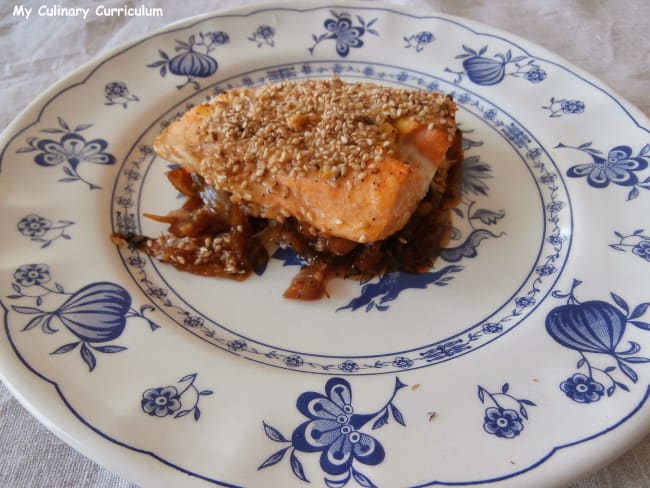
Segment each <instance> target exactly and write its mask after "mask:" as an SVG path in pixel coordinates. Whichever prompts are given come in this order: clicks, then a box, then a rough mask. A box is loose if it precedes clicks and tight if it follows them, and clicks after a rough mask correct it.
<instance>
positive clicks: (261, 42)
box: [248, 25, 275, 47]
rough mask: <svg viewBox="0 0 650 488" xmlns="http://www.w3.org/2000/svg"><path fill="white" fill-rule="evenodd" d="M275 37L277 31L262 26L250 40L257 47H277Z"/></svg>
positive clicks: (267, 26)
mask: <svg viewBox="0 0 650 488" xmlns="http://www.w3.org/2000/svg"><path fill="white" fill-rule="evenodd" d="M274 36H275V29H274V28H273V27H271V26H270V25H260V26H259V27H258V28H257V29H255V32H253V35H252V36H250V37H249V38H248V40H249V41H251V42H254V43H255V44H256V45H257V47H262V46H269V47H273V46H275V41H274V40H273V37H274Z"/></svg>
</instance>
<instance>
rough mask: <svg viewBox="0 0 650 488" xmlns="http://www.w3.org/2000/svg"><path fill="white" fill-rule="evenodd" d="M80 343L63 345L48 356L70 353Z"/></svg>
mask: <svg viewBox="0 0 650 488" xmlns="http://www.w3.org/2000/svg"><path fill="white" fill-rule="evenodd" d="M80 342H81V341H77V342H71V343H69V344H64V345H62V346H61V347H57V348H56V349H55V350H54V351H52V352H51V353H50V354H65V353H66V352H70V351H72V350H73V349H74V348H76V347H77V346H78V345H79V343H80Z"/></svg>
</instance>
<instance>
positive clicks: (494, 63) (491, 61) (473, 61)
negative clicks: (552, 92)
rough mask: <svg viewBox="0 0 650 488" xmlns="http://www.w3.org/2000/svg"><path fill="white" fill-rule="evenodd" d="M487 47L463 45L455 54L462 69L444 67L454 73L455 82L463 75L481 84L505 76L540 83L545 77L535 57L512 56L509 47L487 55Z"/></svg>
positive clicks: (486, 84) (495, 83)
mask: <svg viewBox="0 0 650 488" xmlns="http://www.w3.org/2000/svg"><path fill="white" fill-rule="evenodd" d="M487 49H488V47H487V46H483V47H482V48H481V49H479V50H478V51H476V50H474V49H472V48H471V47H468V46H465V45H463V51H464V52H463V53H462V54H459V55H457V56H456V59H462V60H463V62H462V65H463V70H462V71H454V70H452V69H450V68H445V71H446V72H448V73H453V74H455V75H456V77H455V78H454V83H456V84H458V83H460V82H461V81H463V77H464V76H467V78H468V79H469V81H471V82H472V83H476V84H477V85H483V86H490V85H497V84H499V83H501V82H502V81H503V79H504V78H505V77H506V76H512V77H515V78H524V79H525V80H526V81H529V82H530V83H540V82H542V81H544V80H545V79H546V76H547V74H546V71H545V70H543V69H542V68H541V67H540V66H539V65H538V64H537V60H536V59H535V58H532V57H530V56H527V55H520V56H515V57H513V54H512V50H510V49H508V50H507V51H506V52H505V54H502V53H496V54H494V55H493V56H492V57H487V56H485V53H486V52H487ZM513 68H514V69H513Z"/></svg>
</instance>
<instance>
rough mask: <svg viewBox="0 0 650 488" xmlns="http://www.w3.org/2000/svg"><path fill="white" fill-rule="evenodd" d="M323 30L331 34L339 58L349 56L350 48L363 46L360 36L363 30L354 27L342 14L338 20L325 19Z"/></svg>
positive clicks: (348, 18)
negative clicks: (334, 40)
mask: <svg viewBox="0 0 650 488" xmlns="http://www.w3.org/2000/svg"><path fill="white" fill-rule="evenodd" d="M324 26H325V29H327V30H328V31H330V32H331V33H332V36H333V38H334V39H336V52H337V53H338V55H339V56H342V57H345V56H347V55H348V54H349V52H350V48H351V47H353V48H359V47H361V46H363V41H362V40H361V36H362V35H363V29H362V28H361V27H354V26H353V25H352V21H351V20H350V17H348V16H347V15H345V14H342V15H341V16H340V17H339V18H338V19H327V20H326V21H325V23H324Z"/></svg>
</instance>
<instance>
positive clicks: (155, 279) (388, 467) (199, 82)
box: [0, 4, 650, 487]
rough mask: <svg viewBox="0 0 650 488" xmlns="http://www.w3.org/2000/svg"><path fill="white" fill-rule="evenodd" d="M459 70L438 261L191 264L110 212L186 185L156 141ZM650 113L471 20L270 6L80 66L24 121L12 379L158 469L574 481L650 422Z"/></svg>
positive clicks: (198, 473)
mask: <svg viewBox="0 0 650 488" xmlns="http://www.w3.org/2000/svg"><path fill="white" fill-rule="evenodd" d="M333 74H335V75H337V76H339V77H341V78H343V79H345V80H348V81H356V80H367V81H373V82H377V83H384V84H388V85H391V86H397V87H408V88H419V89H424V90H440V91H443V92H446V93H449V94H451V95H452V96H453V97H454V99H455V100H456V102H457V103H458V105H459V107H460V109H459V113H458V117H457V118H458V121H459V123H460V127H461V129H462V131H463V133H464V149H465V160H464V162H463V180H462V185H463V187H462V188H463V200H462V203H461V204H460V205H459V206H458V208H457V209H456V210H455V215H454V233H453V239H452V240H451V242H450V243H449V246H448V248H447V249H446V250H445V251H444V252H443V254H442V256H441V258H440V259H439V260H438V261H437V262H436V264H435V266H434V268H433V269H432V270H431V271H430V272H428V273H424V274H422V275H419V276H409V275H404V274H387V275H385V276H382V277H381V278H377V279H375V280H372V281H369V282H364V283H359V282H356V281H351V280H339V281H336V282H334V283H332V286H331V289H330V292H331V297H330V298H329V299H326V300H321V301H319V302H316V303H296V302H293V301H288V300H284V299H282V298H281V293H282V290H283V289H284V287H285V286H286V284H287V283H288V281H289V280H290V278H291V276H292V275H293V274H294V273H295V271H296V270H297V267H298V266H299V264H300V263H299V262H298V261H297V260H296V258H295V256H292V255H290V254H287V253H282V252H278V253H276V254H275V255H274V258H273V259H272V260H271V262H270V263H269V265H268V266H267V268H266V269H265V270H264V271H263V272H260V273H259V275H256V276H253V277H251V278H250V279H248V280H247V281H245V282H243V283H231V282H226V281H222V280H208V279H204V278H198V277H194V276H190V275H185V274H180V273H177V272H175V271H174V270H173V269H170V268H169V267H164V266H160V265H158V264H157V263H155V262H152V261H150V260H149V259H148V258H147V257H146V256H143V255H141V254H138V253H137V252H133V251H130V250H128V249H119V250H118V249H116V248H115V247H114V246H113V244H112V243H111V241H110V234H111V232H114V231H120V232H124V231H136V232H142V233H148V234H155V233H157V232H159V231H160V230H162V228H161V227H160V226H159V225H157V224H155V223H154V222H151V221H147V220H146V219H143V218H142V214H143V213H144V212H151V213H164V212H166V211H167V210H169V209H170V208H173V207H174V206H177V205H178V196H177V195H176V193H175V192H174V191H173V190H172V189H171V187H170V186H169V185H168V184H167V183H166V181H165V173H166V171H167V170H168V169H169V164H168V163H167V162H165V161H163V160H161V159H160V158H157V157H156V156H155V155H154V154H153V152H152V150H151V144H152V141H153V139H154V138H155V136H156V135H157V134H158V133H159V132H160V130H161V129H162V128H164V127H165V126H166V125H167V124H169V123H170V122H171V121H173V120H174V119H175V118H176V117H177V116H178V115H179V114H181V113H182V112H184V111H185V110H187V109H188V108H190V107H191V106H193V105H194V104H196V103H199V102H201V101H203V100H204V99H206V97H209V96H212V95H214V94H215V93H218V92H220V91H222V90H225V89H228V88H233V87H241V86H257V85H260V84H262V83H266V82H278V81H281V80H287V79H305V78H314V77H318V78H329V77H331V76H332V75H333ZM649 126H650V124H649V122H648V120H647V119H646V118H645V117H644V116H643V115H642V114H640V112H638V111H637V110H636V109H634V108H633V107H630V106H629V105H628V104H627V103H626V102H624V101H623V100H621V99H620V98H619V97H617V96H616V95H614V94H612V93H611V92H610V91H609V90H607V89H606V88H604V87H603V86H602V85H601V84H600V83H599V82H597V81H595V80H593V79H592V78H590V77H589V76H587V75H585V74H584V73H582V72H580V71H579V70H577V69H576V68H574V67H572V66H570V65H569V64H568V63H566V62H565V61H563V60H561V59H559V58H558V57H557V56H555V55H553V54H551V53H549V52H547V51H545V50H543V49H542V48H540V47H538V46H535V45H531V44H530V43H527V42H526V41H523V40H521V39H518V38H515V37H513V36H511V35H508V34H505V33H502V32H498V31H495V30H493V29H490V28H488V27H485V26H482V25H480V24H476V23H474V22H470V21H467V20H464V19H459V18H452V17H447V16H440V15H437V14H432V13H428V12H419V13H414V12H413V11H411V10H401V9H399V8H397V7H395V8H384V7H379V6H372V5H368V4H346V5H345V6H341V5H327V4H321V5H315V4H309V5H305V4H302V5H301V4H295V5H288V4H282V5H279V6H265V7H260V6H256V7H248V8H245V9H240V10H234V11H229V12H222V13H218V14H212V15H208V16H205V17H201V18H196V19H191V20H188V21H186V22H184V23H181V24H175V25H174V26H172V27H170V28H168V29H167V30H165V31H162V32H159V33H157V34H154V35H151V36H149V37H146V38H143V39H141V40H139V41H137V42H134V43H131V44H129V45H127V46H125V47H123V48H121V49H119V50H117V51H114V52H113V53H111V54H109V55H107V56H105V57H104V58H101V59H99V60H97V61H96V62H94V63H91V64H90V65H87V66H85V67H83V68H81V69H80V70H79V71H77V72H75V73H74V74H73V75H71V76H70V77H69V78H68V79H66V80H64V81H63V82H61V83H59V84H57V85H56V86H55V87H53V88H52V89H51V90H49V91H48V92H47V93H45V94H44V95H43V96H42V97H41V98H40V99H39V100H38V101H36V102H35V103H34V104H33V105H31V106H30V107H29V108H28V109H27V110H26V111H25V112H24V113H23V114H22V115H21V116H20V117H19V118H18V119H17V120H16V121H15V122H14V123H13V124H12V125H11V126H10V127H9V128H8V129H7V131H6V132H5V133H4V134H3V138H2V143H1V144H0V147H1V148H2V149H1V151H2V153H1V154H0V188H1V192H2V194H3V195H5V196H6V198H5V199H4V201H3V203H2V206H3V220H2V223H1V224H0V225H1V226H2V232H1V233H0V235H1V236H2V237H0V242H2V249H3V264H2V266H1V268H0V272H1V273H2V279H1V280H0V283H2V284H3V285H2V286H3V289H2V295H1V296H2V298H1V299H0V300H1V302H0V306H1V308H2V315H3V325H4V329H3V334H4V336H5V337H6V340H4V341H2V343H1V344H2V345H1V347H2V352H3V354H2V355H0V372H1V374H2V379H3V381H4V382H5V383H6V384H7V385H8V386H9V387H10V388H11V389H12V391H13V392H14V394H15V395H16V396H17V397H18V398H19V399H20V400H21V401H22V402H23V403H24V404H25V405H26V406H27V407H28V408H29V410H30V411H31V412H32V413H33V414H34V415H35V416H36V417H37V418H39V420H41V421H42V422H43V423H44V424H45V425H46V426H48V427H49V428H50V429H51V430H53V431H54V432H55V433H56V434H57V435H59V436H60V437H62V438H63V439H64V440H65V441H67V442H69V443H70V444H72V445H73V446H74V447H76V448H78V449H79V450H81V451H82V452H83V453H85V454H86V455H88V456H89V457H91V458H92V459H95V460H97V461H98V462H101V463H102V464H104V465H106V466H108V467H109V468H111V469H114V470H116V471H118V472H120V473H121V474H122V475H123V476H125V477H127V478H130V479H132V480H134V481H136V482H137V483H139V484H141V485H143V486H210V485H217V486H302V485H303V484H304V482H306V481H309V482H310V483H312V484H313V485H315V486H328V487H343V486H350V487H353V486H363V487H371V486H404V487H407V486H408V487H415V486H435V485H450V484H459V485H472V484H493V485H499V486H508V485H511V486H514V485H516V486H521V485H522V484H524V485H533V486H542V485H545V484H549V483H550V484H562V483H565V482H567V481H568V480H569V479H572V478H573V477H575V476H579V475H581V474H583V473H585V472H586V471H587V470H589V469H592V468H593V467H595V466H596V465H598V464H599V463H601V462H603V461H605V460H607V459H609V458H611V457H613V456H615V455H616V454H617V453H619V452H621V451H622V449H624V448H625V447H628V446H629V445H630V444H631V443H632V442H634V441H635V440H636V439H638V438H639V437H640V436H642V435H643V434H644V433H646V432H647V431H648V423H649V422H648V408H647V406H646V400H647V396H648V386H649V385H650V370H649V369H648V365H647V364H646V363H647V362H649V361H650V359H648V358H649V355H648V354H649V353H648V351H649V350H650V337H649V336H648V330H650V324H649V322H650V314H649V313H648V300H649V297H648V294H647V291H646V290H647V288H648V287H647V281H648V280H647V276H646V275H647V270H648V266H650V264H648V262H649V261H650V230H647V229H646V228H645V227H644V225H645V224H644V222H646V220H647V218H646V217H645V216H646V215H647V210H648V198H650V194H649V193H648V190H650V169H649V168H648V162H650V145H649V144H648V142H649V138H648V127H649Z"/></svg>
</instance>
